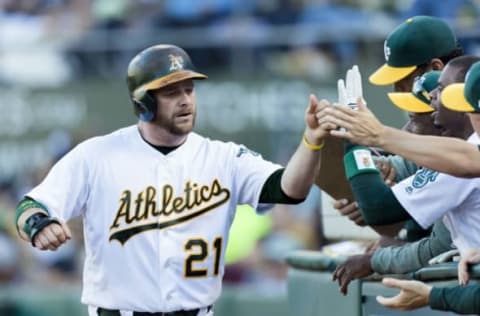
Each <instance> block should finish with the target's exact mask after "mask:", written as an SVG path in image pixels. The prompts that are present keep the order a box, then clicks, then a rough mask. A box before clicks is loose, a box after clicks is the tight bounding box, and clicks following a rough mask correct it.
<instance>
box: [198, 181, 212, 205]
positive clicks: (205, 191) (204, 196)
mask: <svg viewBox="0 0 480 316" xmlns="http://www.w3.org/2000/svg"><path fill="white" fill-rule="evenodd" d="M209 189H210V188H209V187H207V186H206V185H203V186H201V187H200V204H201V203H202V202H203V201H208V200H210V196H211V195H210V192H209ZM207 194H208V196H207Z"/></svg>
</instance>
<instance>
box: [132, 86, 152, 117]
mask: <svg viewBox="0 0 480 316" xmlns="http://www.w3.org/2000/svg"><path fill="white" fill-rule="evenodd" d="M132 101H133V106H134V111H135V115H137V116H138V118H139V119H140V120H142V121H147V122H148V121H152V120H153V119H154V118H155V115H156V113H157V101H156V100H155V98H154V97H152V96H151V95H150V94H149V93H148V92H145V93H144V94H143V95H142V96H141V97H140V98H138V99H135V98H132Z"/></svg>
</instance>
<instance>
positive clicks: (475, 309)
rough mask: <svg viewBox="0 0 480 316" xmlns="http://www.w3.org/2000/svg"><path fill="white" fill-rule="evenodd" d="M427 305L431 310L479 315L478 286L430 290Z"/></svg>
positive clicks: (479, 299) (479, 286)
mask: <svg viewBox="0 0 480 316" xmlns="http://www.w3.org/2000/svg"><path fill="white" fill-rule="evenodd" d="M429 304H430V307H431V308H432V309H436V310H442V311H452V312H455V313H458V314H477V315H478V314H480V284H472V285H468V286H455V287H451V288H438V287H434V288H432V291H431V292H430V298H429Z"/></svg>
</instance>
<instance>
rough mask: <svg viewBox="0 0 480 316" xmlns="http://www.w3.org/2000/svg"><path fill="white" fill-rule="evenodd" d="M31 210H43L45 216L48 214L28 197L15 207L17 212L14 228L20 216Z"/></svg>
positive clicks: (40, 205)
mask: <svg viewBox="0 0 480 316" xmlns="http://www.w3.org/2000/svg"><path fill="white" fill-rule="evenodd" d="M31 208H40V209H42V210H44V211H45V212H47V214H50V213H49V212H48V210H47V208H46V207H45V206H44V205H43V204H41V203H39V202H37V201H35V200H34V199H31V198H29V197H25V198H24V199H23V200H21V201H20V202H19V203H18V205H17V210H16V211H15V226H16V225H17V223H18V219H19V218H20V216H21V215H22V214H23V213H24V212H25V211H26V210H29V209H31Z"/></svg>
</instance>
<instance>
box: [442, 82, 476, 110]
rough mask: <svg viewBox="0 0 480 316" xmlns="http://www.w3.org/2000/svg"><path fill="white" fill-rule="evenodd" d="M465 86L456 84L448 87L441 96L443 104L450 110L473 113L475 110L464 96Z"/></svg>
mask: <svg viewBox="0 0 480 316" xmlns="http://www.w3.org/2000/svg"><path fill="white" fill-rule="evenodd" d="M464 87H465V84H464V83H454V84H451V85H448V86H446V87H445V88H444V89H443V91H442V95H441V99H442V104H443V105H444V106H445V107H446V108H447V109H450V110H453V111H458V112H473V111H475V109H474V108H473V106H471V105H470V103H468V101H467V100H466V99H465V97H464V95H463V90H464Z"/></svg>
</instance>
